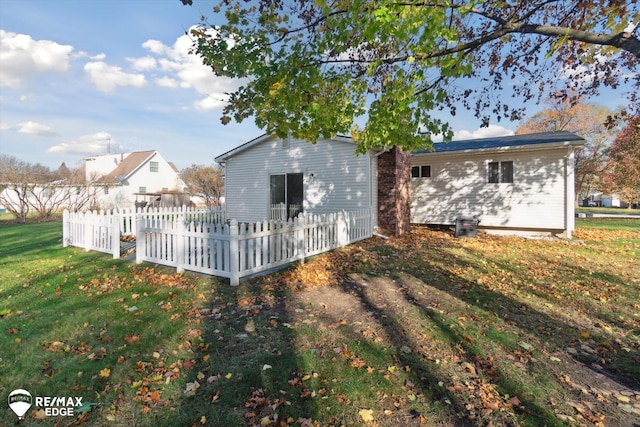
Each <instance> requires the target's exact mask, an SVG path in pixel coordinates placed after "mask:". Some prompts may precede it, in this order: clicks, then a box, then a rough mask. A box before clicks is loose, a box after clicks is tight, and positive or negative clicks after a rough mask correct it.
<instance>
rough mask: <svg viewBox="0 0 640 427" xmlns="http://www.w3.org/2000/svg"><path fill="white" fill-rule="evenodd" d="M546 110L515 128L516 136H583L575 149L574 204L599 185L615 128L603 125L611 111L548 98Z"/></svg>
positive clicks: (584, 103) (587, 104) (583, 103)
mask: <svg viewBox="0 0 640 427" xmlns="http://www.w3.org/2000/svg"><path fill="white" fill-rule="evenodd" d="M547 105H548V108H546V109H544V110H542V111H540V112H538V113H536V114H535V115H533V116H532V117H530V118H529V119H527V120H524V121H523V122H521V123H520V125H519V126H518V129H517V130H516V134H527V133H537V132H555V131H569V132H573V133H576V134H578V135H580V136H581V137H583V138H584V139H585V141H586V143H585V145H584V146H582V147H580V148H576V149H575V194H576V204H577V203H578V200H579V199H580V198H582V199H586V198H587V197H589V195H590V194H591V192H592V191H594V190H599V189H600V187H601V186H602V175H603V171H604V169H605V162H606V150H607V147H608V146H609V145H610V144H611V141H612V140H613V137H614V135H615V129H613V128H609V127H607V126H605V122H606V120H607V117H609V116H610V115H611V111H609V110H608V109H607V108H605V107H603V106H601V105H598V104H594V103H588V102H580V103H578V104H573V105H572V104H571V103H569V102H568V101H567V100H564V101H562V100H558V99H550V100H548V101H547Z"/></svg>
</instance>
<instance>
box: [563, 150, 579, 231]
mask: <svg viewBox="0 0 640 427" xmlns="http://www.w3.org/2000/svg"><path fill="white" fill-rule="evenodd" d="M574 170H575V150H574V146H573V145H571V144H570V145H569V148H568V152H567V156H566V158H565V200H564V203H565V230H566V231H565V234H566V238H567V239H571V233H572V232H573V230H574V229H575V226H576V218H575V173H574Z"/></svg>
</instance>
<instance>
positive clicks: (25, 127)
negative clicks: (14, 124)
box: [18, 121, 57, 137]
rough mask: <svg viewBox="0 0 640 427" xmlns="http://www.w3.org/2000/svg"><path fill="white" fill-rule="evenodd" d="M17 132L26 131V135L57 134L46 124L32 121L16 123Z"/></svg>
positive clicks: (49, 135) (50, 135) (48, 135)
mask: <svg viewBox="0 0 640 427" xmlns="http://www.w3.org/2000/svg"><path fill="white" fill-rule="evenodd" d="M18 127H19V129H18V132H20V133H26V134H28V135H37V136H46V137H52V136H56V135H57V134H56V133H55V132H53V131H52V130H51V128H50V127H49V126H47V125H43V124H42V123H36V122H32V121H28V122H24V123H20V124H19V125H18Z"/></svg>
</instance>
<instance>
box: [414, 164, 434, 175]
mask: <svg viewBox="0 0 640 427" xmlns="http://www.w3.org/2000/svg"><path fill="white" fill-rule="evenodd" d="M411 178H431V166H429V165H422V166H413V167H412V168H411Z"/></svg>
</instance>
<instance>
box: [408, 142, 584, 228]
mask: <svg viewBox="0 0 640 427" xmlns="http://www.w3.org/2000/svg"><path fill="white" fill-rule="evenodd" d="M584 142H585V141H584V140H583V139H582V138H581V137H579V136H577V135H574V134H572V133H569V132H548V133H540V134H532V135H514V136H508V137H500V138H486V139H476V140H469V141H455V142H451V143H447V144H444V143H441V144H435V145H434V151H420V152H416V153H414V154H413V156H412V161H411V164H412V184H411V197H412V207H411V221H412V222H414V223H425V224H453V223H455V220H456V218H459V217H467V218H468V217H477V218H478V219H479V220H480V227H481V228H484V229H486V230H487V231H491V232H496V233H500V232H506V233H513V232H515V231H518V232H526V233H531V232H543V233H553V234H564V235H566V236H568V237H570V236H571V231H572V230H573V229H574V222H575V212H574V203H575V202H574V163H575V159H574V148H575V147H579V146H582V145H583V144H584Z"/></svg>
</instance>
